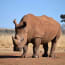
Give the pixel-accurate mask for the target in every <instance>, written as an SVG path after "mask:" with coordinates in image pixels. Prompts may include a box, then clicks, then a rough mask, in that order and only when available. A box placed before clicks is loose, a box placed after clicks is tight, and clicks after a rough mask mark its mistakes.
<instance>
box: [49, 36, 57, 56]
mask: <svg viewBox="0 0 65 65" xmlns="http://www.w3.org/2000/svg"><path fill="white" fill-rule="evenodd" d="M56 42H57V40H56V37H55V38H54V39H53V40H52V43H51V51H50V55H49V57H55V48H56Z"/></svg>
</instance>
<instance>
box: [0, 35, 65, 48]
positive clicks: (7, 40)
mask: <svg viewBox="0 0 65 65" xmlns="http://www.w3.org/2000/svg"><path fill="white" fill-rule="evenodd" d="M12 35H13V34H4V35H3V34H2V35H0V48H12V47H13V44H12ZM57 43H58V44H57V48H65V35H63V34H62V35H61V37H60V39H59V40H58V42H57ZM29 46H32V44H30V45H29ZM50 46H51V43H49V47H50ZM41 47H42V46H41Z"/></svg>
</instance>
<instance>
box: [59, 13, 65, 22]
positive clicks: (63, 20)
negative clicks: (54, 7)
mask: <svg viewBox="0 0 65 65" xmlns="http://www.w3.org/2000/svg"><path fill="white" fill-rule="evenodd" d="M60 18H61V19H62V20H61V22H65V14H61V15H60Z"/></svg>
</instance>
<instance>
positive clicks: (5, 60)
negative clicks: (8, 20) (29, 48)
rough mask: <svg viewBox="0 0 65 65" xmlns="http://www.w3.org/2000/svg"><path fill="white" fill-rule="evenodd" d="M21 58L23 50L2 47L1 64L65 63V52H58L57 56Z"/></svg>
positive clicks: (48, 64)
mask: <svg viewBox="0 0 65 65" xmlns="http://www.w3.org/2000/svg"><path fill="white" fill-rule="evenodd" d="M31 54H32V53H28V54H27V56H28V58H20V56H21V52H14V51H12V49H0V65H65V52H56V57H55V58H49V57H47V58H45V57H40V58H30V55H31Z"/></svg>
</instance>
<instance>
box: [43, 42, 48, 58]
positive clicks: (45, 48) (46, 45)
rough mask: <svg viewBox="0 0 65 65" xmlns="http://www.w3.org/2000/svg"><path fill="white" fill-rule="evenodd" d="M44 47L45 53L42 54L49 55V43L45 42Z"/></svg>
mask: <svg viewBox="0 0 65 65" xmlns="http://www.w3.org/2000/svg"><path fill="white" fill-rule="evenodd" d="M43 48H44V54H43V55H42V56H43V57H48V43H44V44H43Z"/></svg>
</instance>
